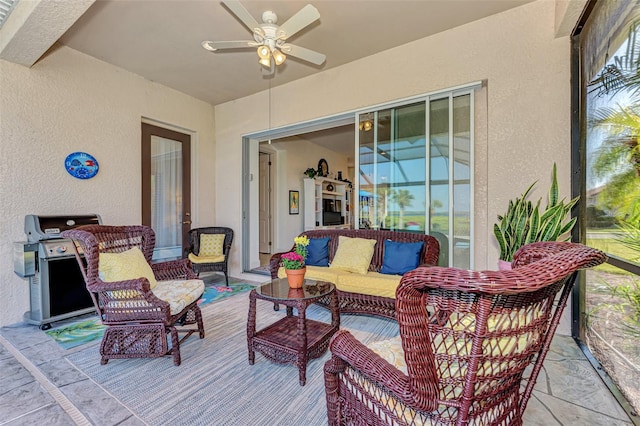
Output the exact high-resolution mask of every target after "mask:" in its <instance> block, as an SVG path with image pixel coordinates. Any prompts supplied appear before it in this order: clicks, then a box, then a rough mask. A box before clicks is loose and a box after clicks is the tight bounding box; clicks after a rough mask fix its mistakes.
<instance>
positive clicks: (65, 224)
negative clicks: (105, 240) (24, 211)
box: [24, 214, 102, 243]
mask: <svg viewBox="0 0 640 426" xmlns="http://www.w3.org/2000/svg"><path fill="white" fill-rule="evenodd" d="M101 224H102V220H101V219H100V215H97V214H90V215H69V216H40V215H35V214H28V215H26V216H25V218H24V232H25V234H27V240H28V241H29V242H31V243H33V242H37V241H42V240H50V239H53V238H60V233H61V232H62V231H66V230H68V229H74V228H77V227H78V226H82V225H101Z"/></svg>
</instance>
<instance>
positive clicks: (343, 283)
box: [332, 271, 402, 299]
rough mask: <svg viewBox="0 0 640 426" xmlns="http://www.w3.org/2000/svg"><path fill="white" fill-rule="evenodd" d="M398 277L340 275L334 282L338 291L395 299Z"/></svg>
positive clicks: (372, 274)
mask: <svg viewBox="0 0 640 426" xmlns="http://www.w3.org/2000/svg"><path fill="white" fill-rule="evenodd" d="M401 279H402V277H401V276H400V275H387V274H381V273H379V272H371V271H369V272H367V273H366V274H353V273H348V272H347V273H341V274H340V275H339V276H338V281H337V282H334V281H332V282H334V283H335V284H336V287H337V288H338V290H340V291H348V292H350V293H360V294H367V295H370V296H380V297H390V298H392V299H395V298H396V289H397V288H398V285H399V284H400V280H401Z"/></svg>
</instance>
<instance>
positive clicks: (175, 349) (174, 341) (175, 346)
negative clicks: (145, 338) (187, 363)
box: [171, 327, 182, 367]
mask: <svg viewBox="0 0 640 426" xmlns="http://www.w3.org/2000/svg"><path fill="white" fill-rule="evenodd" d="M171 352H172V354H173V365H175V366H176V367H177V366H179V365H180V363H181V362H182V360H181V359H180V339H179V338H178V330H176V328H175V327H171Z"/></svg>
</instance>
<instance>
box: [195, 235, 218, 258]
mask: <svg viewBox="0 0 640 426" xmlns="http://www.w3.org/2000/svg"><path fill="white" fill-rule="evenodd" d="M223 246H224V234H202V235H200V253H198V256H220V255H221V254H222V253H223V250H222V248H223Z"/></svg>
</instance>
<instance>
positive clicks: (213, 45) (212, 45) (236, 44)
mask: <svg viewBox="0 0 640 426" xmlns="http://www.w3.org/2000/svg"><path fill="white" fill-rule="evenodd" d="M256 45H257V44H256V42H255V41H253V40H237V41H207V40H205V41H203V42H202V47H204V48H205V49H207V50H209V51H211V52H215V51H216V50H220V49H244V48H247V47H255V46H256Z"/></svg>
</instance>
